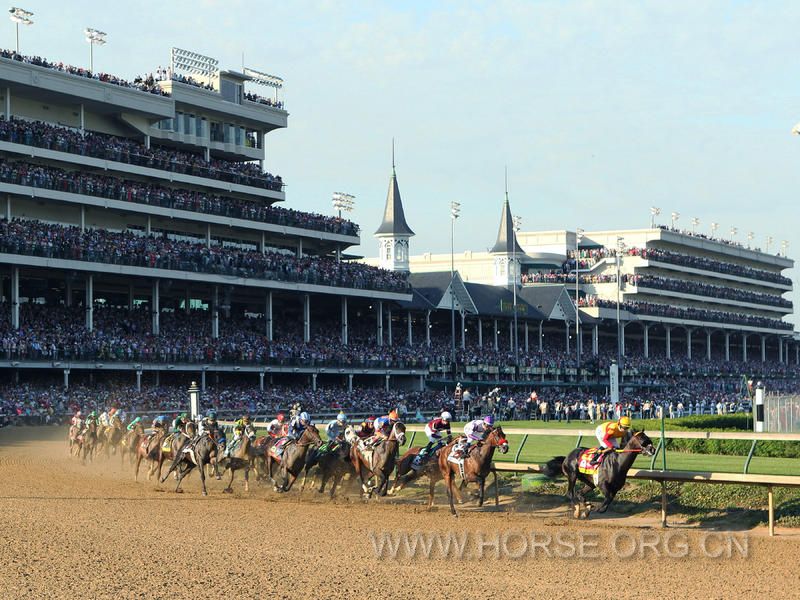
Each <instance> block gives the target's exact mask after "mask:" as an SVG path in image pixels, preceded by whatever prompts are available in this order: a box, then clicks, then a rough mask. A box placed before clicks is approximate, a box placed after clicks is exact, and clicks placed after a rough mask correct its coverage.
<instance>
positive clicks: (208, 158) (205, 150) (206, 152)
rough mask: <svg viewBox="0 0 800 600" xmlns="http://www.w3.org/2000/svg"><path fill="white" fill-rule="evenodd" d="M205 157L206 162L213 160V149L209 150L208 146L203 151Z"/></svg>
mask: <svg viewBox="0 0 800 600" xmlns="http://www.w3.org/2000/svg"><path fill="white" fill-rule="evenodd" d="M203 156H204V157H205V159H206V162H209V161H210V160H211V148H209V147H208V146H206V147H205V148H204V149H203Z"/></svg>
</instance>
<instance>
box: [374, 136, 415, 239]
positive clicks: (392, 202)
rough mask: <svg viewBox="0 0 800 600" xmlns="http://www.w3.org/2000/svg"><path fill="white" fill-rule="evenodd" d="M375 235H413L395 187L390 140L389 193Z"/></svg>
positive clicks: (398, 192)
mask: <svg viewBox="0 0 800 600" xmlns="http://www.w3.org/2000/svg"><path fill="white" fill-rule="evenodd" d="M375 235H408V236H412V235H414V231H413V230H412V229H411V227H409V226H408V223H406V215H405V212H403V200H402V198H400V188H399V187H398V185H397V173H396V171H395V166H394V140H392V178H391V179H390V180H389V193H388V194H387V195H386V208H384V210H383V222H382V223H381V226H380V227H378V230H377V231H376V232H375Z"/></svg>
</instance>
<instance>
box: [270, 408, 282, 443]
mask: <svg viewBox="0 0 800 600" xmlns="http://www.w3.org/2000/svg"><path fill="white" fill-rule="evenodd" d="M285 419H286V416H285V415H284V414H283V413H278V415H277V416H276V417H275V418H274V419H272V421H270V422H269V424H268V425H267V433H268V434H269V435H270V437H274V438H278V437H282V436H283V435H284V433H285V424H284V421H285Z"/></svg>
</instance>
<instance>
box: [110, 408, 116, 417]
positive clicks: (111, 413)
mask: <svg viewBox="0 0 800 600" xmlns="http://www.w3.org/2000/svg"><path fill="white" fill-rule="evenodd" d="M115 414H117V409H116V408H112V409H111V410H109V411H108V416H109V417H111V416H113V415H115Z"/></svg>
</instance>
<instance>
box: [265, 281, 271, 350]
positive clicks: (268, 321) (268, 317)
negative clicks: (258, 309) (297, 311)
mask: <svg viewBox="0 0 800 600" xmlns="http://www.w3.org/2000/svg"><path fill="white" fill-rule="evenodd" d="M264 320H265V321H266V323H265V325H266V328H267V341H268V342H271V341H272V339H273V332H272V292H271V291H269V292H267V305H266V306H265V308H264Z"/></svg>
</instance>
